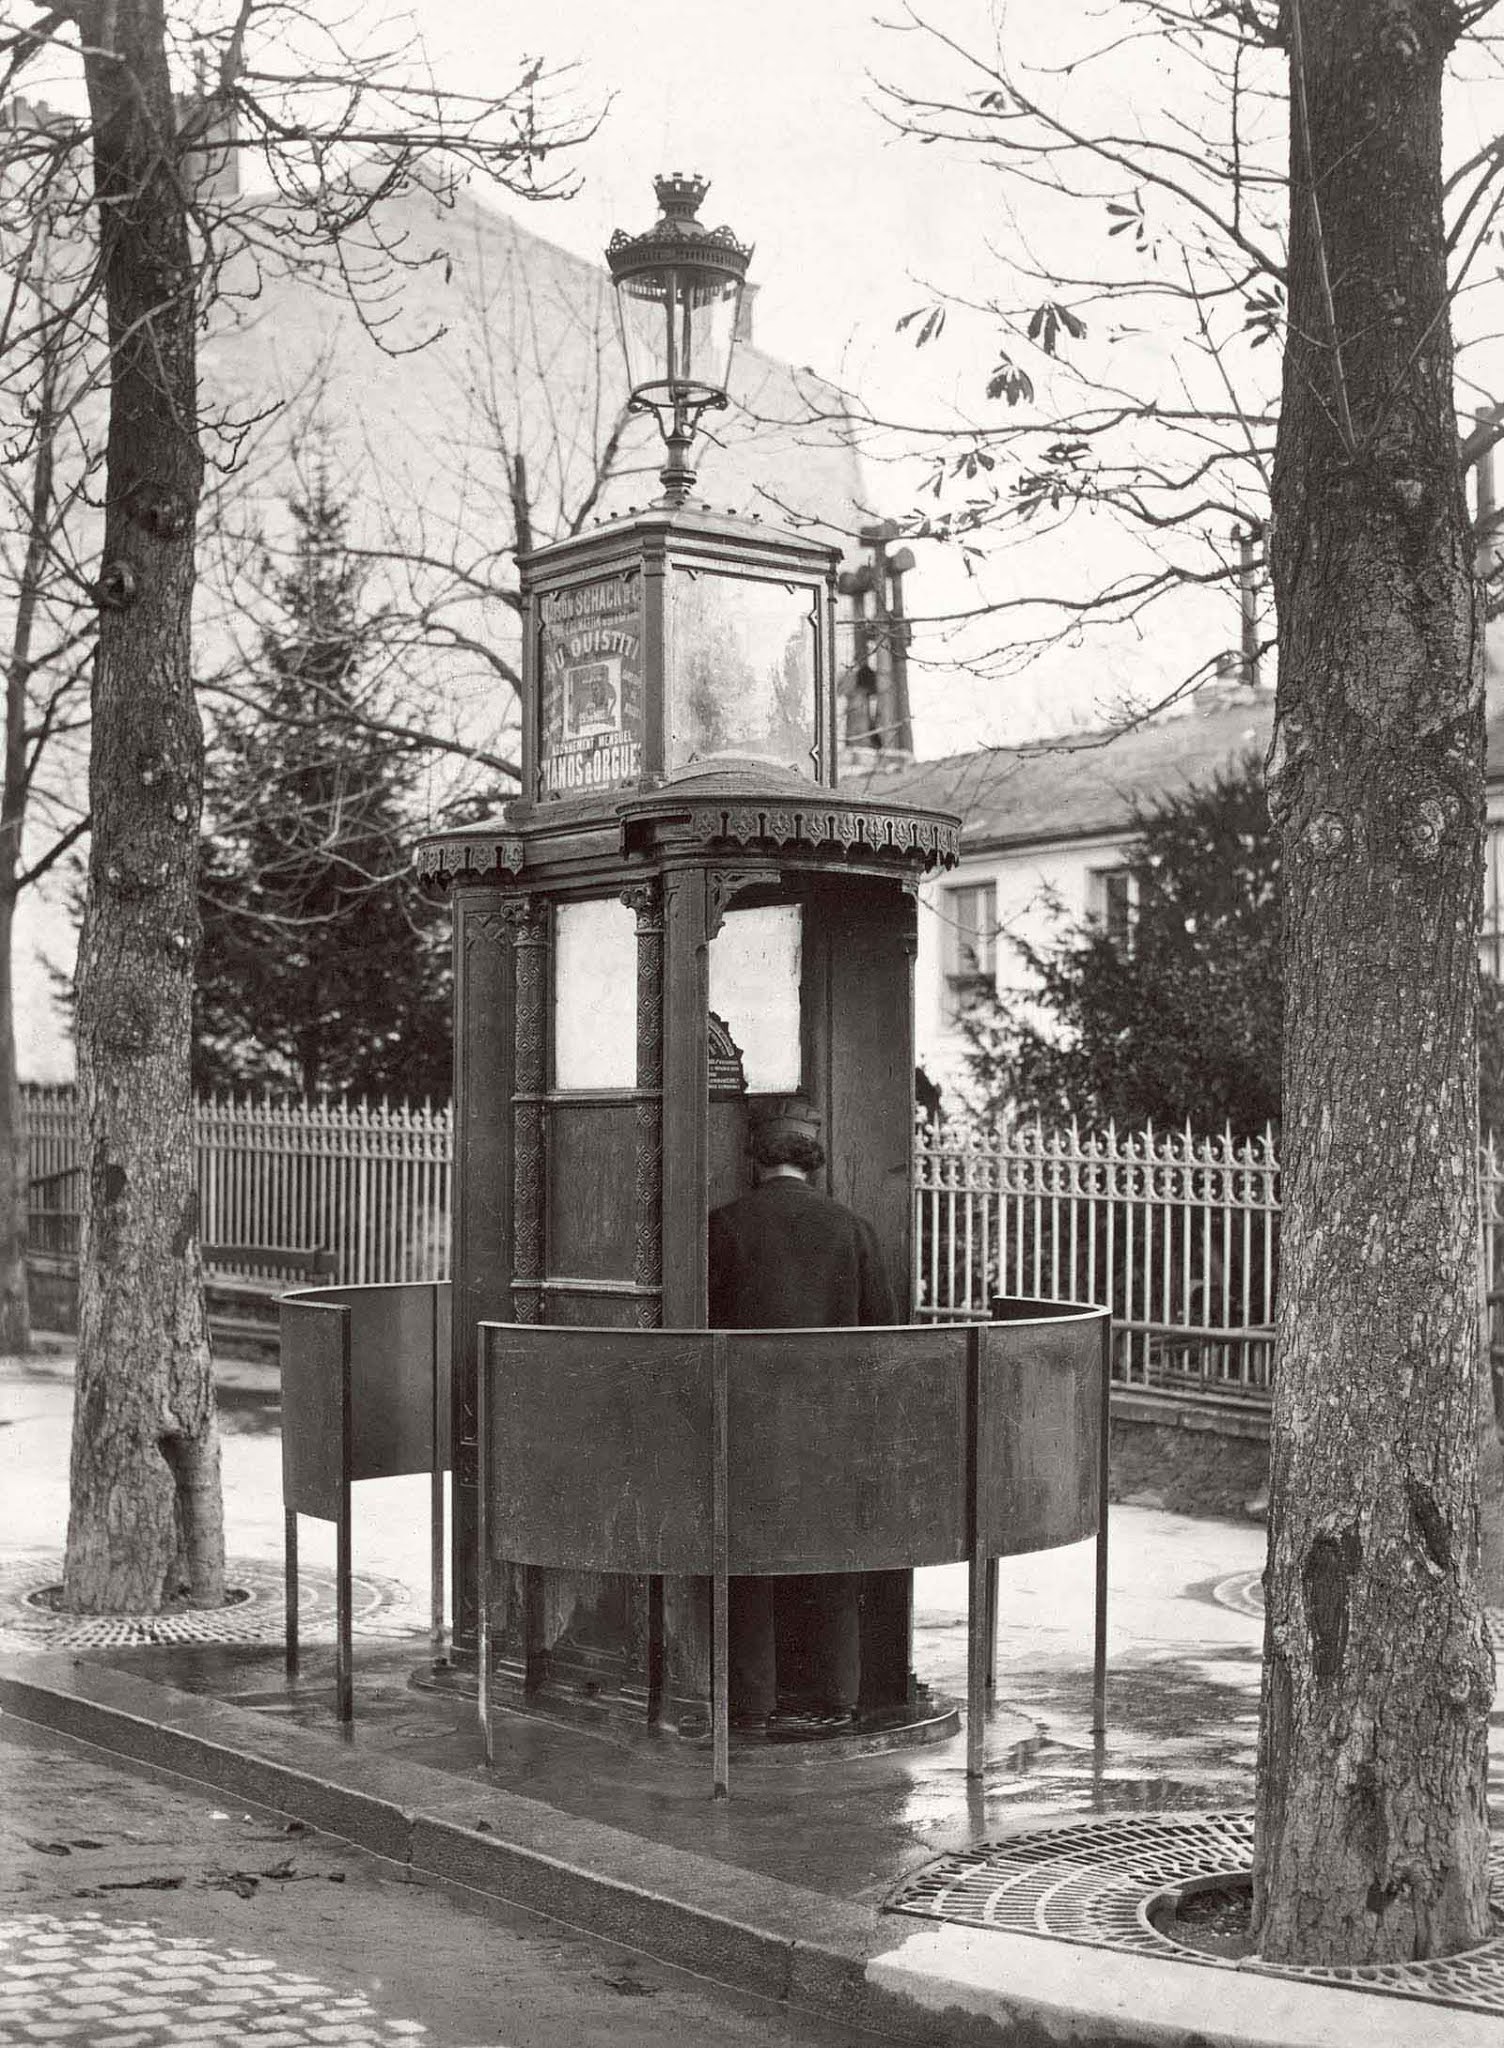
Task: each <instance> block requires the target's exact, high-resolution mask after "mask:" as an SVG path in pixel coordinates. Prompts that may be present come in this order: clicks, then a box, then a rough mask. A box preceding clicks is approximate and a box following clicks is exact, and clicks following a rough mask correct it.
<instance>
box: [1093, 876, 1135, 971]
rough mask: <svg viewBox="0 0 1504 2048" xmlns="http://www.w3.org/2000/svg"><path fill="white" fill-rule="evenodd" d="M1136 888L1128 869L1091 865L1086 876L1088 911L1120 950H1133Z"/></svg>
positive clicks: (1129, 951) (1125, 951)
mask: <svg viewBox="0 0 1504 2048" xmlns="http://www.w3.org/2000/svg"><path fill="white" fill-rule="evenodd" d="M1137 893H1138V892H1137V889H1136V888H1135V885H1134V880H1133V877H1132V875H1131V874H1129V872H1128V870H1127V868H1120V867H1115V868H1091V869H1089V870H1088V872H1087V877H1086V910H1087V915H1088V916H1089V917H1090V918H1091V919H1092V921H1093V922H1094V923H1095V924H1098V925H1100V926H1101V928H1102V930H1103V931H1104V932H1105V933H1106V934H1107V936H1108V938H1109V939H1110V940H1111V941H1112V943H1113V945H1114V946H1116V947H1117V949H1118V951H1119V952H1120V953H1131V952H1132V951H1133V918H1134V911H1135V909H1136V908H1137V903H1136V898H1137Z"/></svg>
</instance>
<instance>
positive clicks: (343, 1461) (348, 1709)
mask: <svg viewBox="0 0 1504 2048" xmlns="http://www.w3.org/2000/svg"><path fill="white" fill-rule="evenodd" d="M341 1324H342V1331H343V1345H342V1353H343V1355H342V1358H341V1361H340V1438H341V1442H340V1476H339V1523H338V1533H337V1535H336V1538H335V1556H334V1571H335V1644H334V1711H335V1715H336V1717H337V1718H338V1720H339V1723H340V1725H341V1727H343V1728H349V1727H350V1726H351V1725H352V1723H353V1722H354V1720H355V1657H354V1643H353V1640H352V1634H353V1631H352V1627H351V1610H352V1608H353V1605H354V1602H353V1600H352V1598H351V1586H350V1495H351V1491H352V1488H353V1483H354V1482H353V1477H352V1465H353V1458H354V1443H353V1441H352V1426H353V1416H352V1412H351V1409H352V1403H351V1390H350V1318H349V1315H348V1314H346V1315H345V1316H344V1317H343V1318H342V1319H341Z"/></svg>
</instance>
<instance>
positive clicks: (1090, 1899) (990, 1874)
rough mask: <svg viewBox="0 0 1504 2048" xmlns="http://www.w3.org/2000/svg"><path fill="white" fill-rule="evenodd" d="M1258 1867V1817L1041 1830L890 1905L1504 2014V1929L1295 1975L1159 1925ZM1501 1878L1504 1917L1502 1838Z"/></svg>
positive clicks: (937, 1868) (958, 1865) (959, 1857)
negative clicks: (1458, 1949) (1457, 1947)
mask: <svg viewBox="0 0 1504 2048" xmlns="http://www.w3.org/2000/svg"><path fill="white" fill-rule="evenodd" d="M1252 1867H1253V1815H1252V1814H1251V1813H1247V1812H1233V1813H1202V1814H1158V1815H1152V1814H1149V1815H1141V1814H1134V1815H1131V1816H1126V1817H1125V1818H1123V1819H1122V1820H1100V1821H1085V1822H1073V1823H1068V1824H1066V1825H1063V1826H1060V1827H1054V1828H1041V1829H1038V1830H1036V1831H1034V1832H1032V1833H1030V1834H1026V1835H1015V1836H1014V1837H1013V1838H1012V1839H1011V1840H1007V1841H1000V1842H982V1843H979V1844H978V1846H977V1847H976V1848H974V1849H966V1850H962V1851H960V1852H959V1853H957V1854H955V1855H951V1856H942V1857H941V1858H940V1859H939V1860H938V1861H937V1862H935V1863H931V1864H927V1865H926V1866H925V1868H924V1869H923V1870H921V1871H918V1872H917V1873H916V1874H915V1875H914V1876H913V1877H911V1878H907V1879H906V1880H905V1881H904V1883H903V1884H902V1885H900V1886H899V1888H898V1890H897V1891H896V1892H894V1893H893V1895H892V1897H891V1898H890V1899H889V1900H888V1902H887V1906H886V1908H885V1910H886V1911H888V1912H893V1913H912V1914H916V1915H918V1916H919V1917H920V1918H922V1919H927V1920H955V1921H960V1922H962V1923H963V1924H964V1925H966V1926H968V1927H996V1928H1000V1929H1002V1930H1004V1931H1005V1932H1007V1933H1010V1934H1038V1935H1043V1936H1045V1937H1046V1938H1047V1939H1050V1940H1055V1941H1075V1942H1084V1943H1086V1944H1087V1945H1088V1946H1090V1947H1095V1948H1112V1949H1119V1950H1124V1949H1126V1950H1129V1951H1132V1952H1133V1953H1135V1954H1137V1955H1149V1956H1159V1957H1162V1958H1164V1959H1166V1960H1170V1959H1173V1960H1175V1961H1177V1962H1182V1963H1197V1964H1200V1965H1202V1966H1203V1967H1204V1968H1208V1969H1214V1970H1217V1969H1221V1970H1256V1971H1259V1972H1261V1973H1262V1974H1264V1975H1266V1976H1276V1977H1296V1978H1300V1979H1302V1980H1304V1981H1307V1982H1313V1983H1321V1984H1340V1985H1346V1986H1348V1987H1349V1988H1351V1989H1353V1990H1360V1991H1377V1992H1383V1993H1386V1994H1388V1995H1389V1996H1391V1997H1396V1998H1423V1999H1428V2000H1430V2001H1432V2002H1433V2003H1435V2004H1438V2005H1450V2006H1458V2007H1464V2008H1466V2009H1468V2010H1470V2011H1475V2012H1490V2013H1504V1934H1501V1935H1500V1936H1498V1937H1497V1938H1496V1939H1495V1940H1493V1941H1490V1942H1486V1943H1485V1944H1484V1945H1483V1947H1481V1948H1475V1949H1469V1950H1468V1951H1467V1952H1466V1953H1465V1954H1463V1955H1457V1956H1447V1957H1444V1958H1442V1959H1441V1960H1440V1961H1437V1962H1432V1963H1375V1964H1365V1965H1361V1966H1356V1967H1353V1968H1351V1969H1325V1968H1319V1967H1294V1966H1291V1967H1288V1968H1286V1967H1277V1966H1275V1965H1273V1964H1270V1963H1261V1962H1258V1961H1257V1960H1255V1959H1252V1958H1248V1959H1245V1960H1243V1961H1233V1960H1231V1959H1230V1958H1227V1957H1222V1956H1211V1955H1204V1954H1202V1953H1201V1952H1200V1951H1199V1950H1194V1949H1189V1948H1185V1947H1182V1945H1181V1944H1180V1943H1179V1942H1177V1941H1171V1940H1170V1939H1169V1937H1168V1936H1167V1935H1163V1934H1161V1933H1160V1932H1159V1931H1158V1929H1157V1928H1155V1927H1154V1926H1153V1925H1152V1924H1151V1922H1150V1920H1149V1911H1148V1909H1149V1906H1150V1904H1151V1902H1152V1901H1153V1900H1154V1899H1156V1898H1157V1897H1158V1896H1159V1895H1160V1894H1161V1893H1164V1892H1175V1891H1177V1890H1179V1889H1180V1887H1181V1886H1183V1885H1184V1884H1186V1883H1187V1882H1188V1880H1190V1879H1192V1878H1207V1877H1211V1878H1216V1877H1234V1876H1241V1875H1245V1874H1246V1873H1247V1872H1249V1871H1250V1870H1251V1869H1252ZM1489 1874H1490V1878H1491V1880H1492V1885H1493V1897H1494V1902H1495V1907H1496V1910H1499V1911H1500V1912H1504V1838H1500V1837H1499V1836H1495V1837H1494V1840H1493V1842H1492V1845H1491V1848H1490V1854H1489Z"/></svg>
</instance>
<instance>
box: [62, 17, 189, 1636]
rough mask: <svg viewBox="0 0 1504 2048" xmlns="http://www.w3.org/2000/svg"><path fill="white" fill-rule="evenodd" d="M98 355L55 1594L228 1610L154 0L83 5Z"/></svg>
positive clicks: (178, 372) (185, 311) (176, 283)
mask: <svg viewBox="0 0 1504 2048" xmlns="http://www.w3.org/2000/svg"><path fill="white" fill-rule="evenodd" d="M79 18H80V29H81V31H82V34H81V40H82V42H83V45H84V50H85V69H86V76H87V83H88V90H89V104H90V112H91V116H92V122H93V131H94V177H95V191H96V196H97V202H98V219H99V237H100V256H101V263H102V267H103V274H104V282H105V301H106V308H107V313H108V321H109V344H110V350H111V383H110V422H109V439H108V445H107V451H106V491H105V522H104V557H103V559H104V570H103V574H102V578H101V586H100V593H101V606H102V610H101V618H100V634H99V647H98V653H97V657H96V662H95V670H94V693H93V732H92V741H91V752H90V764H89V780H90V798H91V806H92V813H93V838H92V843H91V848H90V856H89V876H88V893H87V897H86V901H85V909H84V922H83V932H82V936H81V940H80V950H79V967H78V984H77V996H78V1001H77V1035H78V1074H79V1097H80V1112H81V1118H82V1132H81V1158H82V1161H83V1164H84V1166H85V1168H86V1173H85V1195H84V1205H83V1206H84V1222H83V1248H82V1260H81V1267H82V1270H81V1275H80V1289H79V1359H78V1379H77V1391H76V1400H75V1409H74V1420H73V1455H72V1470H71V1498H70V1515H69V1524H68V1554H67V1561H66V1565H65V1571H64V1595H65V1601H66V1604H67V1605H68V1606H69V1607H71V1608H74V1609H82V1610H86V1611H90V1612H108V1611H127V1612H129V1611H150V1610H154V1609H156V1608H157V1607H159V1606H160V1605H161V1603H162V1602H163V1601H164V1600H166V1599H171V1598H175V1597H178V1596H181V1595H183V1594H186V1595H187V1596H188V1597H189V1598H191V1600H192V1601H194V1602H195V1603H197V1604H206V1605H214V1604H218V1603H219V1602H221V1601H222V1600H223V1597H224V1533H223V1521H222V1511H221V1501H220V1486H219V1438H218V1430H217V1425H216V1420H215V1410H214V1393H213V1383H212V1380H211V1377H210V1370H209V1346H208V1334H207V1328H206V1324H205V1318H204V1299H203V1274H202V1265H201V1260H200V1255H199V1249H198V1197H197V1192H196V1175H195V1163H194V1153H193V1140H192V1127H191V1123H190V1103H189V1042H190V1020H191V1011H192V985H193V970H194V960H195V954H196V949H197V939H198V914H197V902H196V889H197V863H198V832H199V811H200V804H201V798H202V790H203V732H202V728H201V725H200V721H199V716H198V707H197V704H196V702H195V699H194V694H193V687H192V673H191V666H190V649H189V626H190V613H191V605H192V597H193V583H194V529H195V522H196V519H197V513H198V504H199V498H200V493H201V489H202V481H203V457H202V454H201V451H200V446H199V437H198V418H197V372H196V361H195V348H194V342H195V321H196V311H197V309H196V298H197V294H196V290H195V275H194V252H193V249H192V247H191V244H190V239H189V232H188V215H187V207H186V203H185V194H184V187H183V184H182V175H183V173H182V166H181V164H180V162H179V161H178V157H177V152H176V148H175V143H174V136H175V127H176V122H175V114H174V105H173V96H172V89H171V81H170V79H169V76H168V66H167V53H166V39H165V31H164V23H163V15H162V6H161V0H105V4H89V5H84V6H82V7H80V10H79Z"/></svg>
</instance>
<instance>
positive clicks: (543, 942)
mask: <svg viewBox="0 0 1504 2048" xmlns="http://www.w3.org/2000/svg"><path fill="white" fill-rule="evenodd" d="M504 914H505V916H506V918H507V921H508V924H509V926H510V928H511V933H512V957H513V961H514V963H515V982H514V985H515V988H516V1011H515V1021H514V1025H513V1056H512V1057H513V1068H512V1074H513V1079H512V1133H513V1136H512V1148H513V1149H512V1314H513V1318H514V1320H515V1321H517V1322H519V1323H538V1322H541V1321H542V1320H543V1279H544V1266H543V1258H544V1237H545V1231H544V1181H545V1173H546V1161H545V1138H546V1131H545V1124H544V1118H545V1114H546V1109H545V1090H546V1088H547V1085H548V1042H547V1041H548V933H549V915H548V905H547V904H546V903H542V902H539V901H537V900H535V899H534V898H532V897H524V898H523V899H522V900H521V901H520V902H517V903H510V904H508V905H507V906H506V910H505V913H504Z"/></svg>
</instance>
